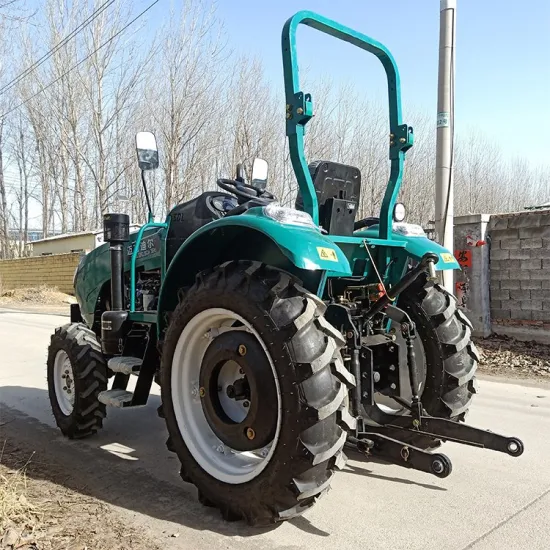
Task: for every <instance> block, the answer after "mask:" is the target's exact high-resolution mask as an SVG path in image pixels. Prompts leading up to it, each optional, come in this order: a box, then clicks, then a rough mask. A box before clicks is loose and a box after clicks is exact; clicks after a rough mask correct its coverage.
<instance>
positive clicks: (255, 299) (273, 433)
mask: <svg viewBox="0 0 550 550" xmlns="http://www.w3.org/2000/svg"><path fill="white" fill-rule="evenodd" d="M299 24H305V25H308V26H310V27H312V28H314V29H317V30H319V31H321V32H324V33H326V34H329V35H331V36H333V37H335V38H338V39H340V40H344V41H346V42H349V43H351V44H353V45H355V46H358V47H359V48H362V49H364V50H366V51H368V52H370V53H372V54H374V55H375V56H376V57H378V59H380V61H381V62H382V65H383V66H384V69H385V71H386V74H387V80H388V95H389V110H390V116H389V122H390V124H389V157H390V161H391V174H390V178H389V182H388V186H387V189H386V193H385V196H384V200H383V202H382V206H381V210H380V217H379V218H366V219H356V214H357V209H358V205H359V197H360V193H361V188H362V182H361V173H360V171H359V170H358V169H357V168H354V167H352V166H346V165H343V164H337V163H334V162H330V161H318V162H313V163H311V164H309V165H308V164H307V162H306V159H305V155H304V129H305V125H306V124H307V122H308V121H309V120H310V119H311V117H312V116H313V106H312V99H311V95H309V94H306V93H303V92H302V91H301V90H300V85H299V79H298V69H297V60H296V29H297V27H298V25H299ZM282 51H283V66H284V78H285V92H286V133H287V136H288V141H289V147H290V157H291V160H292V164H293V167H294V172H295V174H296V179H297V182H298V185H299V194H298V199H297V201H296V208H287V207H284V206H281V205H279V204H278V203H277V202H276V198H275V197H274V196H273V195H272V194H271V193H269V192H268V191H267V190H266V184H267V164H266V163H265V161H261V160H256V161H255V162H254V167H253V170H252V177H251V178H250V179H249V181H248V182H247V180H246V178H245V175H244V170H243V167H242V166H238V167H237V175H236V177H235V179H219V180H218V182H217V184H218V186H219V187H220V188H221V191H211V192H206V193H203V194H202V195H200V196H198V197H197V198H195V199H193V200H190V201H188V202H185V203H183V204H179V205H177V206H176V207H174V208H173V209H172V210H171V211H170V213H169V214H168V216H167V218H166V221H164V222H155V221H154V218H153V216H152V214H151V213H150V216H149V221H148V222H147V223H146V224H145V225H143V226H142V227H141V229H140V230H139V231H138V232H137V233H135V234H129V219H128V216H126V215H125V214H106V215H105V217H104V235H105V241H106V242H105V244H104V245H103V246H101V247H99V248H97V249H95V250H93V251H92V252H91V253H89V254H88V255H87V256H85V257H84V258H83V259H82V261H81V262H80V265H79V266H78V269H77V272H76V274H75V293H76V297H77V299H78V304H76V305H74V306H73V307H72V309H71V323H70V324H67V325H65V326H63V327H61V328H58V329H57V330H56V331H55V333H54V334H53V336H52V338H51V344H50V347H49V353H48V362H47V370H48V385H49V395H50V399H51V404H52V408H53V413H54V415H55V418H56V421H57V424H58V426H59V428H60V429H61V431H62V432H63V434H64V435H66V436H67V437H69V438H80V437H86V436H89V435H92V434H94V433H96V432H97V430H99V429H100V428H101V427H102V424H103V420H104V418H105V415H106V408H107V406H114V407H123V408H128V409H131V408H132V407H136V406H140V405H145V404H146V403H147V399H148V396H149V392H150V389H151V386H152V383H153V382H156V383H157V384H159V385H160V389H161V397H162V404H161V406H160V407H159V409H158V412H159V415H160V416H161V417H162V418H164V419H165V421H166V426H167V429H168V435H169V437H168V441H167V444H168V447H169V449H170V450H171V451H173V452H175V453H176V454H177V456H178V458H179V460H180V462H181V477H182V478H183V480H184V481H186V482H189V483H193V484H195V485H196V487H197V489H198V495H199V499H200V501H201V502H202V503H204V504H205V505H211V506H216V507H218V508H219V509H220V510H221V512H222V514H223V517H224V518H226V519H244V520H246V521H248V522H249V523H250V524H255V525H265V524H270V523H273V522H277V521H281V520H286V519H289V518H293V517H295V516H297V515H300V514H302V513H303V512H305V511H306V510H308V509H309V508H311V507H312V506H313V505H314V503H315V502H316V501H317V499H318V498H319V497H320V496H322V495H323V494H324V493H326V492H327V490H328V489H329V486H330V483H331V481H332V478H333V475H334V473H335V471H336V470H337V469H339V468H342V467H343V466H344V464H345V461H346V457H345V455H344V448H349V449H350V451H351V452H354V453H356V454H357V453H360V454H357V456H363V457H371V456H372V457H378V458H380V459H383V460H385V461H387V462H391V463H394V464H399V465H401V466H404V467H408V468H414V469H416V470H421V471H423V472H427V473H430V474H433V475H435V476H438V477H446V476H447V475H449V473H450V472H451V462H450V460H449V459H448V458H447V457H446V456H445V455H444V454H441V453H437V452H433V449H434V448H436V447H437V446H438V445H439V444H440V442H441V441H454V442H458V443H463V444H467V445H473V446H477V447H485V448H487V449H493V450H496V451H501V452H504V453H507V454H509V455H511V456H519V455H520V454H521V453H522V452H523V444H522V442H521V441H520V440H519V439H517V438H514V437H505V436H502V435H498V434H495V433H492V432H490V431H486V430H481V429H478V428H474V427H471V426H468V425H466V424H464V423H462V422H461V421H463V420H464V417H465V415H466V413H467V412H468V408H469V406H470V402H471V399H472V396H473V395H474V394H475V392H476V380H475V372H476V368H477V364H478V360H479V357H478V353H477V351H476V348H475V346H474V344H473V343H472V341H471V331H472V326H471V324H470V322H469V321H468V319H467V318H466V317H465V316H464V315H463V314H462V313H461V311H460V310H459V309H457V307H456V301H455V298H454V297H453V296H452V295H450V294H448V293H447V292H446V291H445V290H444V289H443V288H442V287H441V286H440V285H439V284H438V282H437V277H438V274H437V272H438V271H440V270H445V269H458V268H459V266H458V264H457V262H456V260H455V258H454V257H453V254H452V253H451V252H450V251H448V250H446V249H444V248H442V247H441V246H440V245H438V244H437V243H435V242H432V241H430V240H429V239H427V238H426V236H425V234H424V232H423V231H422V229H421V228H420V227H418V226H416V225H412V224H408V223H405V222H404V221H403V216H404V213H403V208H402V205H399V204H397V203H396V198H397V195H398V192H399V188H400V185H401V176H402V171H403V162H404V158H405V152H406V151H407V150H408V149H409V148H410V147H411V146H412V144H413V131H412V128H410V127H409V126H407V125H406V124H403V123H402V121H401V104H400V87H399V75H398V70H397V66H396V64H395V61H394V59H393V57H392V56H391V54H390V53H389V51H388V50H387V49H386V48H385V47H384V46H383V45H382V44H380V43H378V42H376V41H375V40H373V39H371V38H369V37H368V36H365V35H363V34H361V33H358V32H356V31H353V30H352V29H349V28H347V27H345V26H343V25H340V24H338V23H336V22H334V21H331V20H329V19H326V18H324V17H321V16H319V15H317V14H315V13H312V12H308V11H302V12H299V13H297V14H296V15H295V16H293V17H292V18H291V19H289V20H288V21H287V23H286V24H285V26H284V29H283V34H282ZM136 141H137V154H138V161H139V166H140V168H141V170H142V180H143V184H144V189H145V196H146V198H147V203H148V205H149V199H148V196H147V188H146V186H145V178H144V172H145V171H146V170H149V169H153V168H156V167H157V166H158V152H157V147H156V142H155V138H154V136H153V134H150V133H139V134H138V136H137V140H136ZM366 185H368V182H366ZM149 211H150V212H151V208H150V205H149ZM132 376H135V377H137V380H136V382H135V389H134V391H133V392H130V391H128V389H127V387H128V382H129V379H130V377H132Z"/></svg>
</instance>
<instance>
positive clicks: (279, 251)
mask: <svg viewBox="0 0 550 550" xmlns="http://www.w3.org/2000/svg"><path fill="white" fill-rule="evenodd" d="M235 259H241V260H255V261H261V262H264V263H268V264H269V265H273V266H275V267H280V268H281V269H286V270H289V271H290V272H293V273H296V274H298V275H300V274H303V273H305V274H306V275H307V272H316V273H317V274H319V272H325V271H327V272H328V271H330V272H331V274H335V275H337V276H347V275H351V268H350V264H349V261H348V259H347V258H346V256H345V255H344V253H343V252H342V250H341V249H340V248H339V247H338V246H337V245H336V244H335V243H334V242H333V241H332V240H330V238H329V237H328V236H325V235H323V234H322V233H321V231H320V230H319V229H317V228H315V227H308V226H301V225H290V224H284V223H281V222H278V221H276V220H274V219H272V218H269V217H267V216H265V215H264V214H263V210H262V208H251V209H250V210H249V211H248V212H247V213H246V214H241V215H240V216H227V217H225V218H222V219H219V220H215V221H213V222H210V223H209V224H207V225H205V226H203V227H201V228H200V229H198V230H197V231H196V232H195V233H193V235H191V237H189V238H188V239H187V240H186V241H185V243H184V244H183V245H182V246H181V247H180V248H179V250H178V251H177V253H176V254H175V256H174V258H173V259H172V260H171V261H170V264H169V265H168V268H167V271H166V275H165V277H164V280H163V283H162V289H161V293H160V298H159V307H158V312H159V313H158V315H159V317H158V323H159V329H160V330H162V327H163V325H164V324H165V322H166V320H165V318H166V316H165V312H167V311H173V309H174V307H175V305H176V303H177V292H178V290H179V289H180V288H182V287H186V286H191V285H192V284H193V282H194V280H195V277H196V275H197V273H199V272H200V271H202V270H204V269H208V268H211V267H214V266H216V265H220V264H222V263H224V262H226V261H229V260H235ZM319 278H320V276H319ZM306 286H309V285H306ZM311 290H313V291H316V290H317V288H315V289H313V288H312V289H311Z"/></svg>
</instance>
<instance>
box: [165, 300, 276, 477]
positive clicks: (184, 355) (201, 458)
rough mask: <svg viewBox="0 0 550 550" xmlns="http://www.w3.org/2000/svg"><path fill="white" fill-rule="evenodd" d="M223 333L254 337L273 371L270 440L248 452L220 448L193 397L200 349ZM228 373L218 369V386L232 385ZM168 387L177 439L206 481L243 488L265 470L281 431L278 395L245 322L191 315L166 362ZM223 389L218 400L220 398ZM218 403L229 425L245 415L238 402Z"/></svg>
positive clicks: (213, 312) (220, 313)
mask: <svg viewBox="0 0 550 550" xmlns="http://www.w3.org/2000/svg"><path fill="white" fill-rule="evenodd" d="M235 323H239V326H238V327H236V326H233V325H234V324H235ZM227 330H243V331H246V332H248V333H250V334H252V335H254V336H255V337H256V339H257V341H258V342H259V343H260V344H261V346H262V348H263V350H264V352H265V354H266V356H267V358H268V360H269V364H270V366H271V370H272V372H273V379H274V381H275V386H276V390H277V407H278V414H277V427H276V429H275V436H274V438H273V441H272V442H271V443H270V444H269V445H267V446H266V447H263V448H261V449H256V450H254V451H245V452H243V451H237V450H235V449H232V448H230V447H228V446H227V445H225V444H224V443H223V442H222V441H221V440H220V439H219V438H218V436H217V435H216V434H215V433H214V432H213V430H212V428H210V425H209V424H208V421H207V419H206V416H205V414H204V412H203V408H202V404H201V398H200V396H199V373H200V368H201V364H202V360H203V357H204V354H205V352H206V349H207V348H208V346H209V345H210V343H211V341H212V339H213V338H215V337H216V336H217V335H219V334H220V333H221V332H224V331H227ZM232 369H234V368H233V367H231V365H230V364H227V365H226V366H224V368H222V372H220V375H221V376H220V377H219V380H220V382H221V383H222V385H223V384H226V385H229V384H231V383H232V382H233V381H234V380H235V378H233V380H231V377H232V376H233V375H235V371H234V370H232ZM224 370H225V372H224ZM237 372H238V371H237ZM171 382H172V404H173V407H174V414H175V416H176V421H177V423H178V428H179V431H180V434H181V437H182V438H183V440H184V442H185V444H186V446H187V448H188V449H189V451H190V453H191V454H192V455H193V458H194V459H195V460H196V461H197V462H198V464H199V465H200V466H201V468H203V469H204V470H205V471H206V472H207V473H208V474H210V475H211V476H212V477H214V478H216V479H218V480H220V481H222V482H225V483H231V484H240V483H246V482H247V481H250V480H252V479H254V478H255V477H256V476H258V475H259V474H260V473H261V472H262V471H263V470H264V469H265V468H266V466H267V465H268V464H269V462H270V460H271V458H272V456H273V453H274V452H275V449H276V447H277V441H278V439H279V434H280V431H281V416H282V414H281V407H282V405H281V391H280V387H279V381H278V379H277V372H276V370H275V366H274V364H273V361H272V359H271V356H270V355H269V352H268V350H267V348H266V346H265V344H264V342H263V341H262V339H261V338H260V335H259V334H258V332H257V331H256V330H255V329H254V328H253V327H252V325H251V324H250V323H249V322H248V321H246V320H245V319H244V318H243V317H241V316H240V315H238V314H237V313H234V312H233V311H230V310H228V309H222V308H211V309H206V310H204V311H201V312H200V313H199V314H197V315H195V317H193V318H192V319H191V320H190V321H189V322H188V323H187V325H186V326H185V328H184V329H183V331H182V333H181V334H180V337H179V339H178V343H177V345H176V349H175V351H174V356H173V359H172V375H171ZM225 389H226V388H225V387H224V388H223V390H224V391H223V392H221V394H220V395H222V394H225ZM220 404H221V405H222V407H223V408H224V410H225V412H226V414H228V416H230V417H231V418H232V419H233V420H234V421H238V419H240V418H244V417H245V416H246V411H242V410H240V409H241V407H242V405H241V404H240V403H237V402H235V401H233V400H230V399H229V398H228V399H227V400H222V399H220ZM243 412H244V414H243Z"/></svg>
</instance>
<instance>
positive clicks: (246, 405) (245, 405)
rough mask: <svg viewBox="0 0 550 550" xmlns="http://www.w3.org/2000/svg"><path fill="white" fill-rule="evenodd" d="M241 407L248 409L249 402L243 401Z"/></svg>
mask: <svg viewBox="0 0 550 550" xmlns="http://www.w3.org/2000/svg"><path fill="white" fill-rule="evenodd" d="M243 407H244V408H245V409H248V407H250V403H249V402H248V401H243Z"/></svg>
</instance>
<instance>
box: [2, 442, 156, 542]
mask: <svg viewBox="0 0 550 550" xmlns="http://www.w3.org/2000/svg"><path fill="white" fill-rule="evenodd" d="M0 445H2V446H3V449H2V454H1V461H0V548H2V549H7V550H14V549H18V550H61V549H64V550H92V549H107V548H108V549H110V550H126V549H128V550H153V549H157V548H159V547H158V546H157V545H156V544H153V543H152V542H151V541H150V540H148V539H147V538H146V537H144V536H143V534H142V533H139V532H136V530H135V529H134V528H132V527H129V526H128V525H126V524H125V523H124V522H123V521H122V520H121V518H120V516H118V515H117V514H116V513H115V511H114V509H113V508H112V507H111V506H109V505H108V504H106V503H104V502H102V501H101V500H98V499H97V498H94V497H91V496H88V495H83V494H82V493H79V492H76V491H74V490H71V489H69V488H67V487H65V486H64V485H63V484H62V483H56V482H55V481H53V480H56V479H59V481H61V477H62V476H63V475H65V477H66V474H63V472H62V471H58V472H55V466H53V465H52V464H51V463H50V464H48V462H47V461H45V458H46V457H45V456H44V453H42V452H41V451H40V450H36V451H31V449H29V448H26V447H21V446H17V445H16V444H15V443H14V441H13V440H5V441H3V442H0ZM52 468H53V470H54V471H52Z"/></svg>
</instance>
